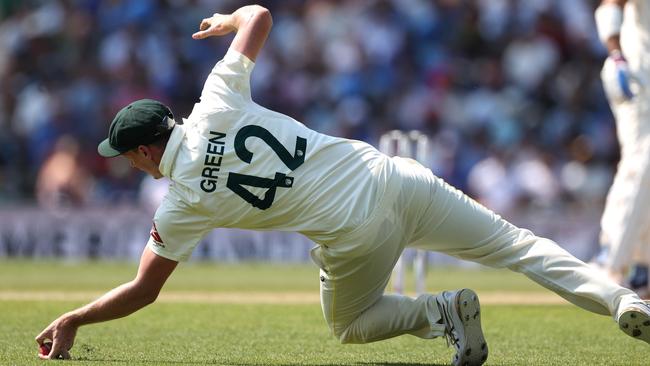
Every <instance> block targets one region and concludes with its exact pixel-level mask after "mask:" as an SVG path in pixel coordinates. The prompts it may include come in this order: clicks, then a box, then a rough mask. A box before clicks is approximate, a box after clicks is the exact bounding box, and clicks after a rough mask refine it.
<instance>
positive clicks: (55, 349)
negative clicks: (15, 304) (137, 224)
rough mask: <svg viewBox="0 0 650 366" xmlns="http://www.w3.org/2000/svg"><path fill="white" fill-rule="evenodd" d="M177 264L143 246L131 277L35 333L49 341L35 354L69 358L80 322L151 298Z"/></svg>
mask: <svg viewBox="0 0 650 366" xmlns="http://www.w3.org/2000/svg"><path fill="white" fill-rule="evenodd" d="M177 264H178V262H176V261H173V260H170V259H166V258H163V257H161V256H158V255H157V254H155V253H154V252H152V251H151V249H149V247H146V248H145V249H144V252H143V253H142V257H141V258H140V266H139V268H138V274H137V275H136V278H135V279H134V280H132V281H130V282H127V283H125V284H123V285H121V286H118V287H116V288H114V289H113V290H111V291H109V292H107V293H106V294H104V295H103V296H101V297H100V298H99V299H97V300H95V301H93V302H91V303H90V304H87V305H85V306H82V307H80V308H78V309H76V310H73V311H70V312H68V313H65V314H63V315H61V316H60V317H59V318H57V319H56V320H54V321H53V322H52V323H51V324H50V325H49V326H48V327H47V328H45V330H43V331H42V332H41V333H40V334H39V335H38V336H36V342H37V343H38V344H39V345H40V346H43V345H44V343H45V342H46V340H48V339H49V340H51V341H52V345H51V347H52V348H51V350H50V351H49V354H48V355H42V354H39V357H40V358H42V359H57V358H66V359H67V358H70V353H69V350H70V349H71V348H72V345H73V343H74V339H75V336H76V334H77V329H78V328H79V327H80V326H82V325H86V324H91V323H98V322H103V321H107V320H112V319H117V318H121V317H124V316H127V315H129V314H131V313H133V312H135V311H137V310H139V309H141V308H143V307H145V306H147V305H149V304H151V303H152V302H154V301H155V300H156V298H157V297H158V294H159V293H160V290H161V289H162V287H163V285H164V284H165V281H167V278H168V277H169V276H170V275H171V273H172V272H173V271H174V269H175V268H176V265H177Z"/></svg>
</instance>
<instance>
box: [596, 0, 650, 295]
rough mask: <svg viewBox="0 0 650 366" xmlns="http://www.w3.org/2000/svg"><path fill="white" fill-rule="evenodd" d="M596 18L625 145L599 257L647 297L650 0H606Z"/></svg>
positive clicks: (620, 136)
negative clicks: (605, 53)
mask: <svg viewBox="0 0 650 366" xmlns="http://www.w3.org/2000/svg"><path fill="white" fill-rule="evenodd" d="M595 18H596V25H597V27H598V35H599V37H600V39H601V41H602V42H603V44H605V46H606V47H607V50H608V51H609V57H608V58H607V60H606V61H605V64H604V66H603V70H602V74H601V76H602V81H603V86H604V88H605V91H606V94H607V97H608V99H609V103H610V106H611V109H612V111H613V113H614V116H615V118H616V129H617V135H618V140H619V143H620V146H621V160H620V162H619V164H618V170H617V172H616V176H615V178H614V183H613V184H612V187H611V188H610V191H609V194H608V196H607V202H606V205H605V211H604V213H603V216H602V220H601V244H602V246H603V251H602V253H601V256H600V258H599V259H598V261H599V262H600V263H601V264H602V265H603V266H604V267H605V269H606V270H607V271H608V272H609V274H610V276H612V278H614V279H615V280H617V281H618V282H619V283H622V284H624V285H626V286H629V287H630V288H632V289H633V290H635V291H637V292H638V293H639V294H640V295H641V296H646V297H647V296H648V295H650V293H649V292H648V272H647V268H648V267H647V265H648V262H649V258H650V257H649V254H650V253H649V250H650V89H649V88H648V87H647V86H648V80H647V79H648V76H649V75H650V74H649V73H650V1H648V0H629V1H628V0H603V1H602V2H601V4H600V6H599V7H598V8H597V9H596V13H595ZM626 277H627V278H626Z"/></svg>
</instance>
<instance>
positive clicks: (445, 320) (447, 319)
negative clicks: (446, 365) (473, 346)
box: [437, 292, 460, 349]
mask: <svg viewBox="0 0 650 366" xmlns="http://www.w3.org/2000/svg"><path fill="white" fill-rule="evenodd" d="M445 294H446V292H443V293H442V294H441V298H442V301H437V303H438V309H439V310H440V316H441V317H442V324H443V325H444V326H445V340H446V341H447V347H450V346H451V345H453V346H454V347H455V348H456V349H460V339H459V338H458V336H457V333H456V329H455V328H454V322H453V321H452V314H451V312H450V306H448V305H449V303H448V301H447V299H446V298H445Z"/></svg>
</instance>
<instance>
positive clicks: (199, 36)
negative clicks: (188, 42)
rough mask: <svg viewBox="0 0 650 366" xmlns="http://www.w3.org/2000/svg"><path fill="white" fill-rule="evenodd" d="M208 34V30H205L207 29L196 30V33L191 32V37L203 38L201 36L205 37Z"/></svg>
mask: <svg viewBox="0 0 650 366" xmlns="http://www.w3.org/2000/svg"><path fill="white" fill-rule="evenodd" d="M209 35H210V32H209V31H207V30H204V31H200V32H196V33H194V34H192V38H194V39H203V38H207V37H208V36H209Z"/></svg>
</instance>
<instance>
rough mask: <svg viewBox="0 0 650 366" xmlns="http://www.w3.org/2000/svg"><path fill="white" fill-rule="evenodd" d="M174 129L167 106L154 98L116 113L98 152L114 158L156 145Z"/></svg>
mask: <svg viewBox="0 0 650 366" xmlns="http://www.w3.org/2000/svg"><path fill="white" fill-rule="evenodd" d="M173 127H174V115H173V114H172V111H171V110H170V109H169V108H168V107H167V106H166V105H164V104H162V103H160V102H158V101H155V100H152V99H140V100H136V101H135V102H133V103H131V104H129V105H127V106H126V107H124V108H122V109H121V110H120V111H119V112H117V114H116V115H115V118H113V122H111V127H110V128H109V130H108V138H107V139H105V140H104V141H102V142H101V143H100V144H99V146H97V152H99V155H101V156H104V157H107V158H112V157H115V156H118V155H121V154H123V153H125V152H127V151H129V150H132V149H135V148H136V147H138V146H140V145H147V144H150V143H153V142H155V141H156V140H158V139H159V138H160V137H161V136H162V135H163V134H165V133H166V132H169V131H170V130H171V129H172V128H173Z"/></svg>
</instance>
